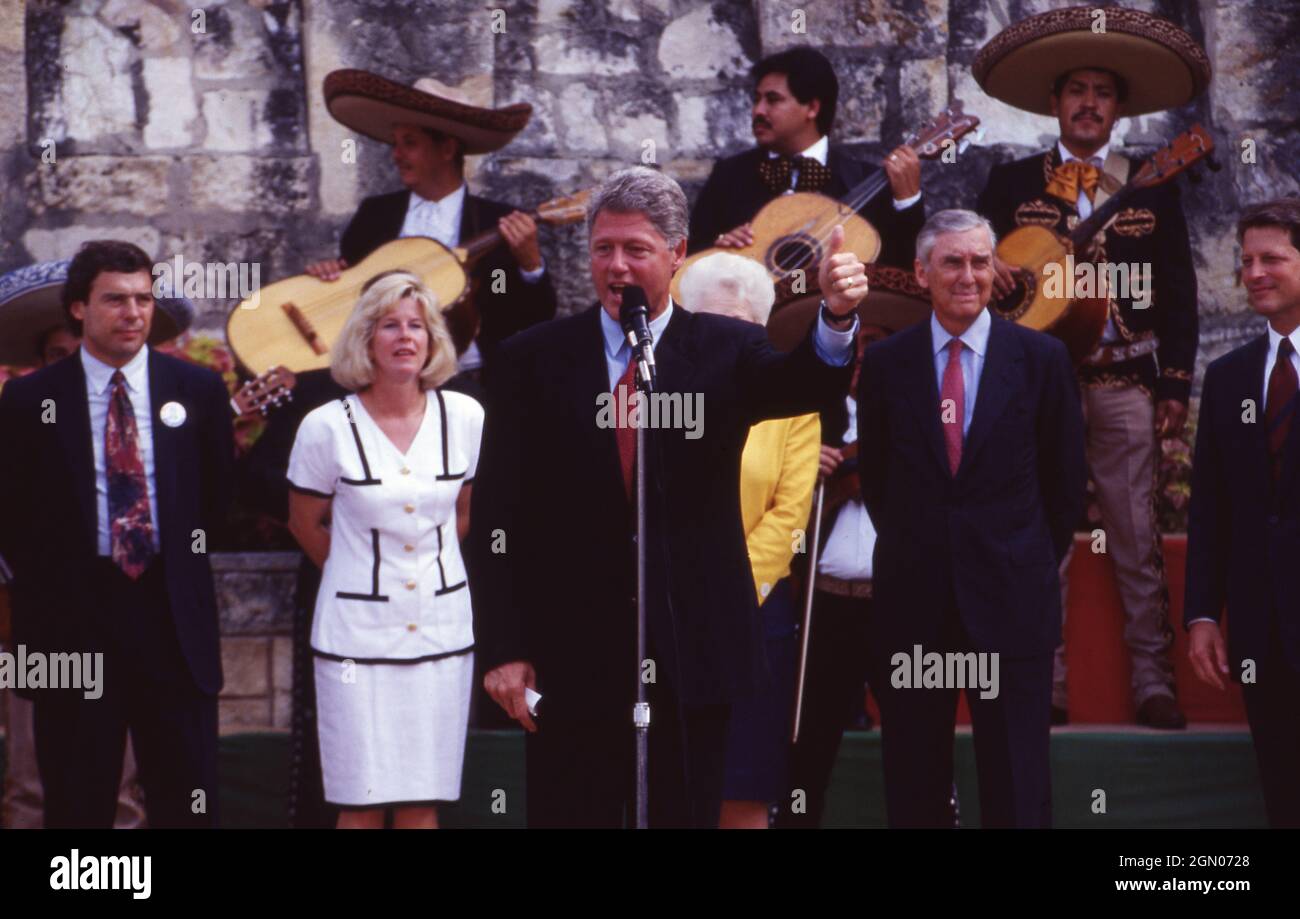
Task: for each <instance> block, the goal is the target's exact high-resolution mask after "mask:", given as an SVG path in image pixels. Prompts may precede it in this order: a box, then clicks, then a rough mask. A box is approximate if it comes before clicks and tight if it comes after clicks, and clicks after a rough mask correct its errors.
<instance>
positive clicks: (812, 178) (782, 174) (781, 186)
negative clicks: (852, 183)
mask: <svg viewBox="0 0 1300 919" xmlns="http://www.w3.org/2000/svg"><path fill="white" fill-rule="evenodd" d="M793 169H798V170H799V178H798V180H797V181H796V183H795V188H794V190H795V191H821V190H822V189H823V188H825V187H826V185H827V184H829V182H830V180H831V171H830V168H829V167H827V166H823V165H822V164H821V163H819V162H817V161H816V160H815V159H813V158H812V157H810V156H795V157H787V156H777V157H768V158H767V159H764V160H761V161H760V162H759V164H758V175H759V178H761V179H762V180H763V184H764V185H765V186H766V187H767V189H768V190H769V191H771V192H774V193H776V194H778V195H779V194H783V193H784V192H786V191H789V190H790V173H791V171H792V170H793Z"/></svg>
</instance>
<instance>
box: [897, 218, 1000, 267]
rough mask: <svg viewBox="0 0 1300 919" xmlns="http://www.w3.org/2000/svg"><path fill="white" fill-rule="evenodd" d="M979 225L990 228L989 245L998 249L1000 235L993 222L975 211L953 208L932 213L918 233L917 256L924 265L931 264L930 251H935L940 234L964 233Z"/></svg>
mask: <svg viewBox="0 0 1300 919" xmlns="http://www.w3.org/2000/svg"><path fill="white" fill-rule="evenodd" d="M977 227H983V228H984V229H986V230H988V234H989V246H990V248H993V249H996V248H997V246H998V236H997V234H996V233H994V232H993V224H991V223H989V222H988V221H987V220H985V219H984V218H983V217H981V216H980V215H979V214H977V213H975V212H974V211H963V210H958V209H957V208H951V209H949V210H946V211H939V212H938V213H935V214H931V215H930V219H929V220H927V221H926V222H925V226H923V227H921V232H920V233H918V234H917V235H916V257H917V258H918V259H920V260H921V264H922V265H929V264H930V252H931V251H933V249H934V244H935V241H936V240H937V239H938V238H939V237H940V236H943V235H944V234H945V233H963V232H965V231H966V230H974V229H976V228H977Z"/></svg>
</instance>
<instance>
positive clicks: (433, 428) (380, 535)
mask: <svg viewBox="0 0 1300 919" xmlns="http://www.w3.org/2000/svg"><path fill="white" fill-rule="evenodd" d="M482 432H483V409H482V407H481V406H480V405H479V404H478V402H476V401H475V400H474V399H472V398H470V397H469V396H466V395H463V394H461V393H457V392H442V391H440V390H430V391H429V393H428V403H427V405H426V407H425V412H424V419H423V421H422V422H421V424H420V429H419V431H418V432H417V433H416V435H415V439H414V440H413V441H412V442H411V446H410V448H409V449H408V450H407V452H406V453H405V454H403V453H401V452H399V451H398V449H397V448H396V447H395V446H394V445H393V443H392V441H390V440H389V439H388V437H387V435H385V434H384V433H383V431H381V430H380V429H379V426H378V425H377V424H376V423H375V421H374V419H372V418H371V417H370V415H369V414H368V413H367V412H366V409H365V406H364V405H362V403H361V400H360V399H359V398H357V397H356V396H355V395H352V396H347V397H345V398H343V399H340V400H338V401H335V402H331V403H328V404H326V405H323V406H321V407H320V408H318V409H316V410H315V411H313V412H311V413H310V414H308V415H307V417H306V418H304V419H303V421H302V425H301V426H300V427H299V429H298V436H297V439H296V440H295V441H294V445H293V452H292V454H291V455H290V458H289V473H288V476H289V486H290V487H291V488H293V489H294V490H295V491H299V492H303V493H305V494H312V495H317V496H320V497H328V498H331V499H332V505H331V522H330V551H329V556H328V558H326V560H325V568H324V570H323V571H322V573H321V586H320V592H319V594H318V595H317V600H316V613H315V618H314V621H313V623H312V635H311V646H312V652H313V654H314V656H315V672H316V707H317V719H318V722H319V728H320V751H321V770H322V774H323V777H324V783H325V799H326V800H327V801H329V802H330V803H331V804H335V805H338V806H342V807H380V806H384V805H392V804H419V803H430V802H435V801H454V800H456V799H458V798H459V797H460V783H461V769H462V766H463V764H464V758H465V735H466V730H467V728H468V720H469V702H470V689H471V683H472V678H473V670H474V655H473V648H474V631H473V617H472V613H471V609H470V595H469V587H468V584H467V581H466V576H465V565H464V562H463V561H462V559H461V554H460V542H459V540H458V539H457V534H456V498H457V496H458V494H459V492H460V489H461V487H462V486H463V485H464V484H465V483H466V482H469V481H470V480H471V479H473V477H474V471H475V468H476V466H477V464H478V453H479V444H480V440H481V437H482Z"/></svg>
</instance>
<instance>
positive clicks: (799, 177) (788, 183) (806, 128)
mask: <svg viewBox="0 0 1300 919" xmlns="http://www.w3.org/2000/svg"><path fill="white" fill-rule="evenodd" d="M753 80H754V105H753V111H752V118H753V121H752V126H753V132H754V140H755V142H756V143H757V144H758V146H756V147H755V148H753V149H751V150H746V151H745V152H744V153H739V154H737V155H736V156H732V157H728V158H727V159H724V160H720V161H719V162H718V163H716V164H715V165H714V167H713V171H712V172H711V173H710V174H709V178H708V181H707V182H705V184H704V188H703V190H702V191H701V192H700V196H699V198H698V199H697V200H696V202H695V207H694V209H693V210H692V211H691V233H690V239H689V241H688V244H687V250H686V251H687V252H688V253H694V252H698V251H699V250H701V249H707V248H709V247H710V246H717V247H720V248H738V247H741V246H748V245H750V244H751V243H752V242H753V234H752V232H751V231H750V227H749V222H750V221H751V220H753V218H754V215H755V214H757V213H758V212H759V211H760V210H761V209H762V208H763V205H765V204H767V203H768V202H769V201H771V200H772V199H774V198H776V197H778V196H780V195H783V194H785V193H787V192H792V191H800V192H805V191H806V192H819V193H821V194H823V195H826V196H827V197H829V198H836V199H839V198H841V197H842V196H844V195H846V194H847V193H848V192H849V190H850V189H852V188H854V187H855V186H857V185H859V184H861V183H862V182H863V181H865V180H867V179H868V178H870V177H871V176H872V175H873V174H875V173H878V172H879V171H880V170H879V168H878V167H875V166H871V165H868V164H867V163H864V162H862V161H861V160H858V159H855V158H853V157H851V156H849V155H848V153H847V152H845V151H844V149H842V148H840V147H833V146H831V144H830V140H829V138H828V136H827V135H829V134H830V132H831V127H832V126H833V125H834V123H835V106H836V102H837V100H838V98H839V81H838V80H837V79H836V77H835V71H834V70H833V69H832V68H831V64H830V61H828V60H827V59H826V58H825V56H823V55H822V54H821V53H819V52H817V51H814V50H813V49H812V48H791V49H790V50H788V51H782V52H780V53H778V54H774V55H772V56H771V57H767V58H764V59H763V60H761V61H759V62H758V64H756V65H755V66H754V71H753ZM884 169H885V172H886V173H887V174H888V176H889V185H890V188H891V190H892V200H890V199H888V198H886V197H883V196H881V197H876V198H874V199H872V200H871V201H869V202H868V203H867V204H866V205H865V206H863V207H862V208H861V210H860V211H859V213H860V214H861V216H862V217H863V219H865V220H866V221H867V222H868V223H870V224H871V225H872V226H874V227H875V228H876V230H877V231H878V232H879V233H880V237H881V250H880V257H879V259H878V261H879V262H881V263H882V264H888V265H895V266H897V267H899V268H904V269H907V270H909V271H910V270H911V267H912V254H913V251H914V249H915V244H916V234H917V233H919V232H920V230H921V225H922V224H923V223H925V205H924V203H923V202H922V201H921V160H920V158H919V157H918V156H917V154H916V151H914V150H912V149H911V148H910V147H907V146H900V147H898V148H896V149H895V150H894V151H893V152H892V153H890V154H889V156H887V157H886V158H885V162H884Z"/></svg>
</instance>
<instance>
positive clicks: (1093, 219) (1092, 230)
mask: <svg viewBox="0 0 1300 919" xmlns="http://www.w3.org/2000/svg"><path fill="white" fill-rule="evenodd" d="M1136 190H1137V189H1136V188H1135V187H1134V186H1133V185H1132V184H1129V185H1125V186H1124V187H1123V188H1121V189H1120V190H1119V191H1117V192H1115V194H1113V195H1111V196H1110V197H1109V198H1107V199H1106V202H1105V203H1104V204H1103V205H1102V206H1101V207H1099V208H1097V209H1096V210H1095V211H1093V212H1092V214H1091V215H1090V216H1089V217H1088V219H1087V220H1083V221H1080V222H1079V225H1078V226H1076V227H1075V228H1074V232H1073V233H1071V234H1070V245H1071V246H1072V247H1073V248H1074V251H1075V252H1076V253H1079V252H1082V251H1083V250H1084V249H1086V248H1087V247H1088V244H1089V243H1090V242H1092V239H1093V237H1094V236H1096V235H1097V234H1098V233H1100V232H1101V229H1102V227H1104V226H1105V225H1106V224H1107V223H1108V222H1109V221H1110V218H1112V217H1114V216H1115V214H1116V213H1117V212H1118V211H1119V209H1120V208H1121V207H1123V206H1124V202H1125V201H1127V200H1128V198H1129V196H1130V195H1132V194H1133V192H1134V191H1136Z"/></svg>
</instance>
